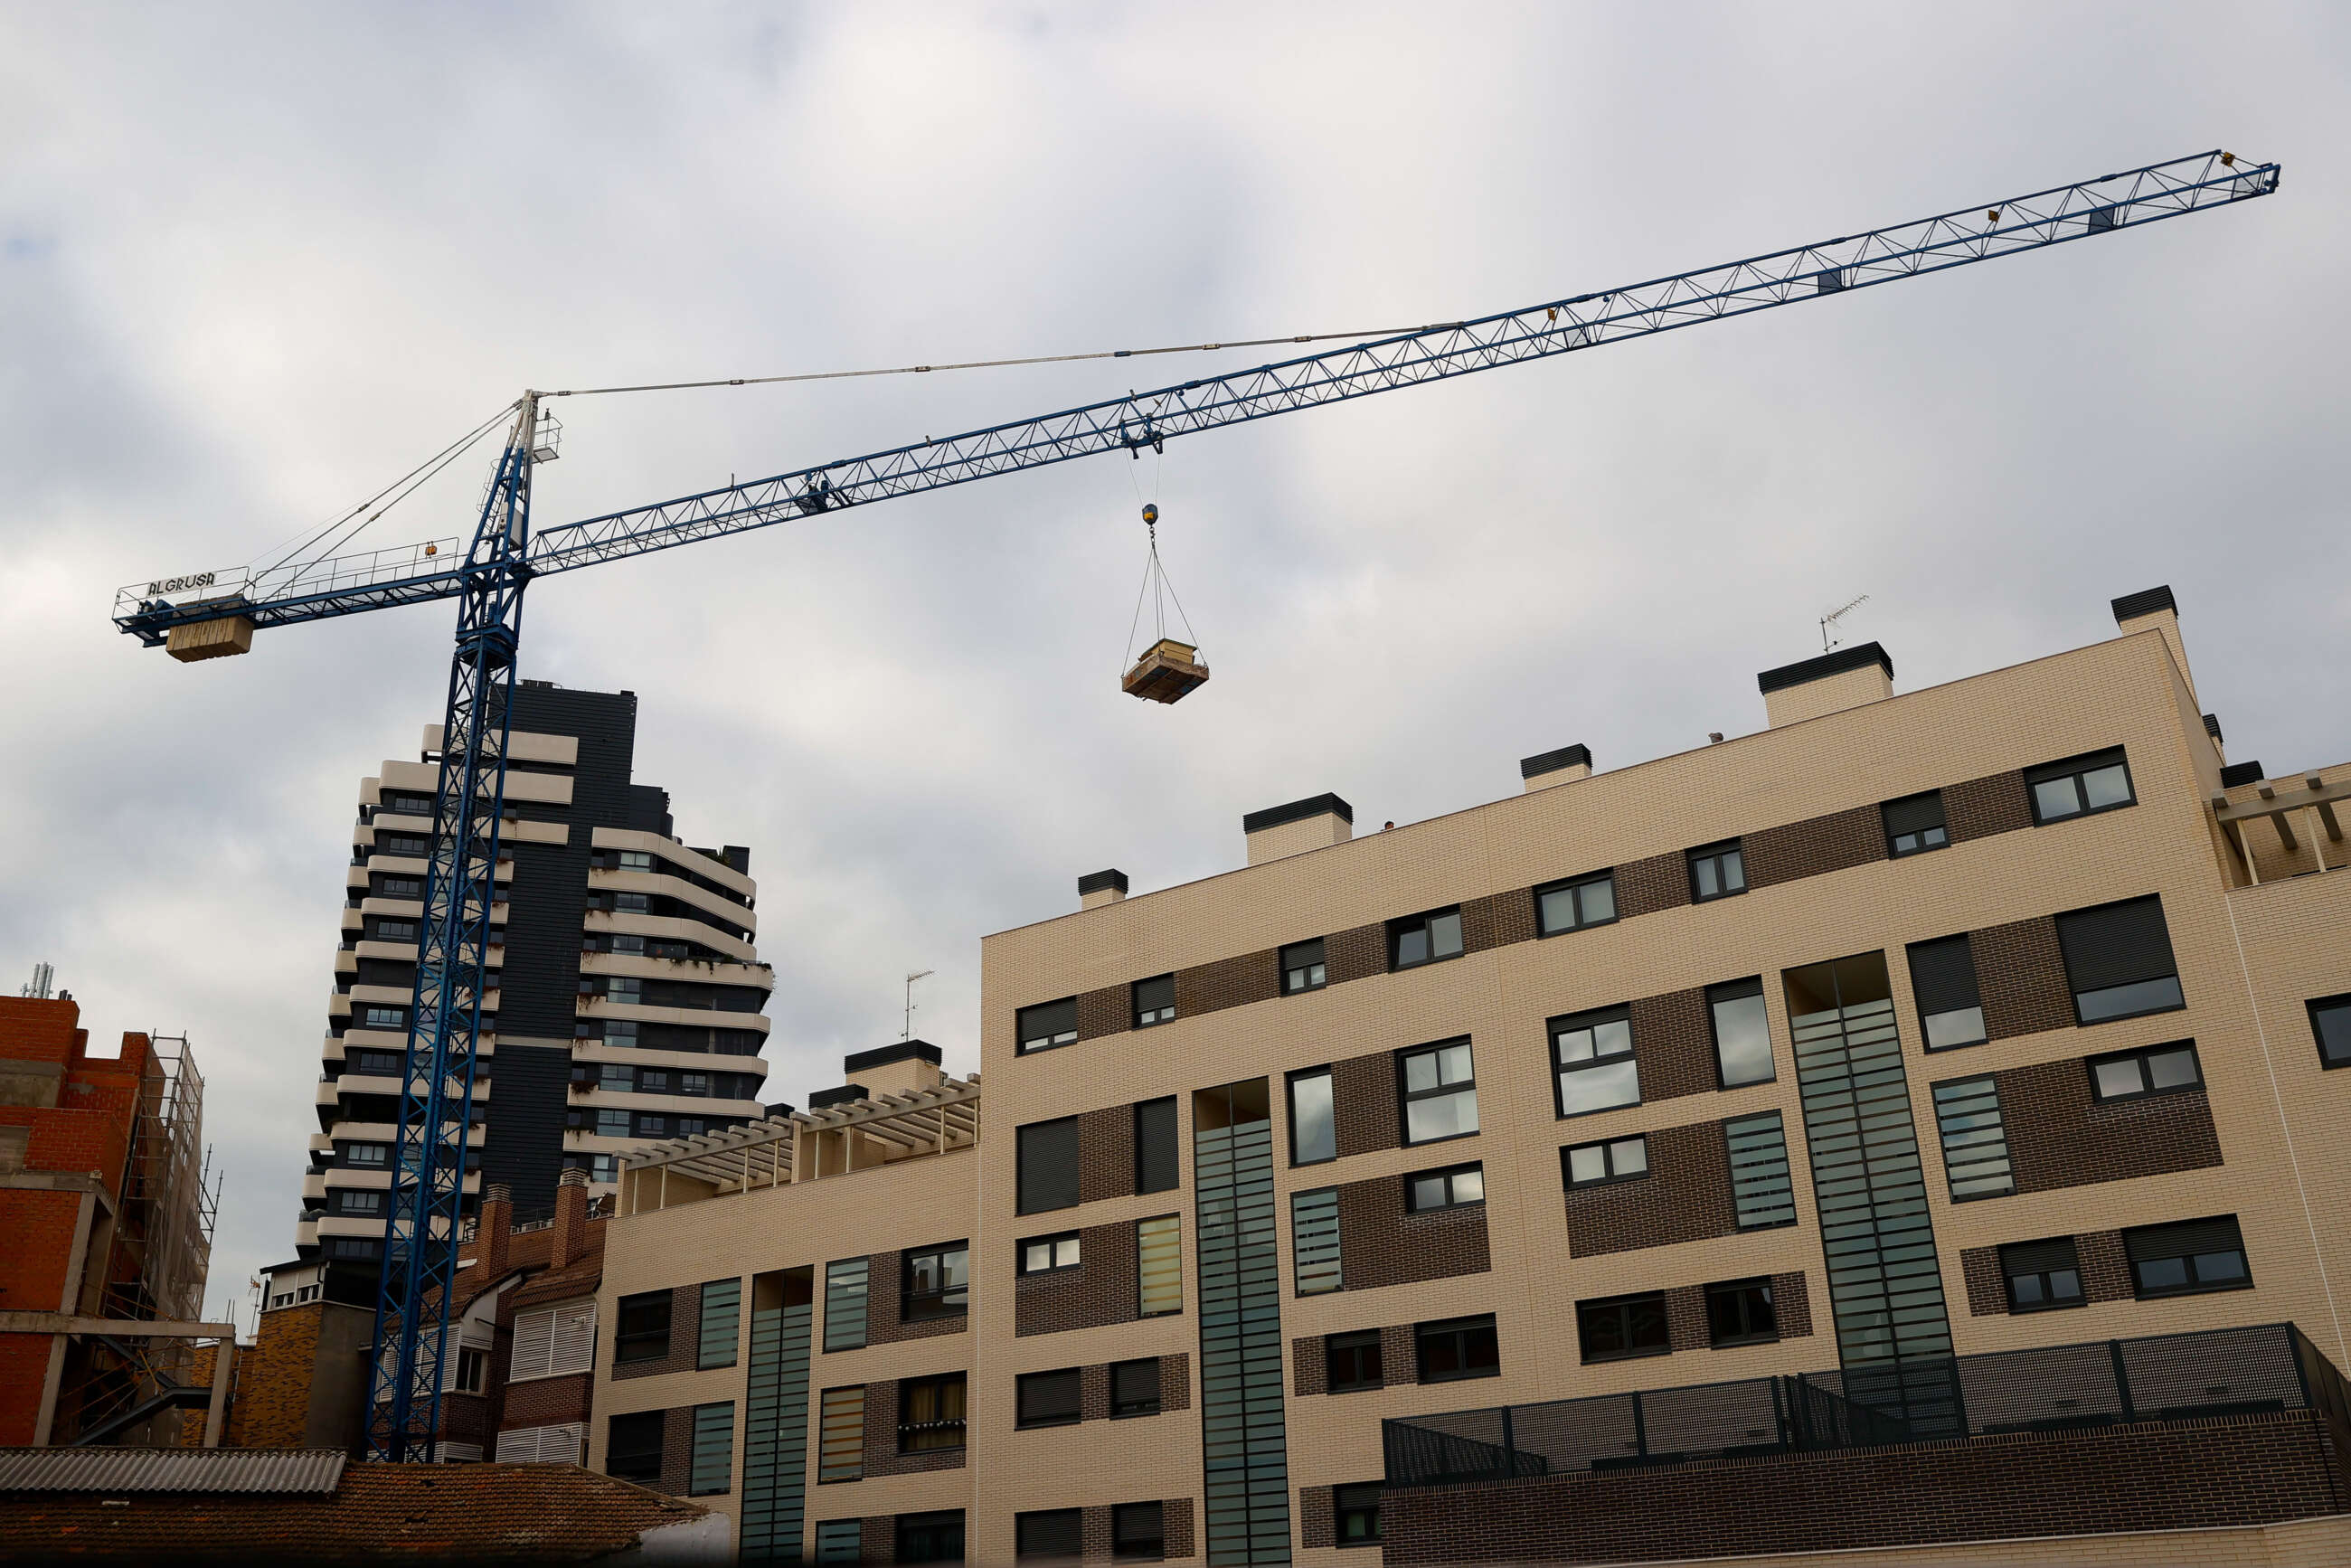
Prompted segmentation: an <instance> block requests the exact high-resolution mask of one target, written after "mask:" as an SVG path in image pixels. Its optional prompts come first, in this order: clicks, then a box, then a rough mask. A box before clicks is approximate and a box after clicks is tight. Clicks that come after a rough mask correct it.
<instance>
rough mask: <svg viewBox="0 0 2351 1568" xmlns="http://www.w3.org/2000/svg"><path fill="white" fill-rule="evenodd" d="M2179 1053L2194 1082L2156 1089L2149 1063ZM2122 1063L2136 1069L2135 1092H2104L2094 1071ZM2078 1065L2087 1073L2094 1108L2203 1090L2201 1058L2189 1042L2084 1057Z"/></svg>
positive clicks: (2194, 1044)
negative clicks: (2184, 1057)
mask: <svg viewBox="0 0 2351 1568" xmlns="http://www.w3.org/2000/svg"><path fill="white" fill-rule="evenodd" d="M2181 1051H2185V1052H2187V1053H2188V1063H2189V1066H2191V1067H2193V1068H2194V1069H2195V1070H2196V1079H2195V1082H2191V1083H2166V1084H2162V1085H2160V1086H2158V1084H2157V1083H2156V1082H2155V1074H2154V1072H2153V1071H2150V1068H2149V1062H2150V1061H2152V1059H2153V1058H2155V1057H2158V1056H2172V1055H2176V1054H2178V1053H2179V1052H2181ZM2126 1061H2127V1062H2129V1063H2131V1064H2132V1065H2133V1066H2135V1067H2137V1069H2138V1083H2139V1086H2138V1087H2137V1088H2136V1089H2126V1090H2124V1091H2122V1092H2120V1093H2114V1094H2110V1093H2108V1092H2106V1088H2105V1084H2104V1083H2103V1082H2100V1081H2099V1078H2098V1069H2099V1068H2101V1067H2106V1066H2112V1065H2119V1064H2120V1063H2123V1062H2126ZM2082 1065H2083V1066H2084V1067H2085V1068H2086V1069H2088V1070H2089V1074H2090V1103H2092V1104H2094V1105H2114V1104H2120V1103H2125V1102H2127V1101H2132V1100H2153V1099H2158V1098H2160V1097H2161V1096H2163V1095H2166V1094H2189V1093H2201V1092H2203V1090H2204V1087H2205V1082H2204V1058H2203V1055H2202V1054H2201V1053H2200V1052H2199V1051H2197V1049H2196V1042H2195V1041H2194V1040H2166V1041H2164V1042H2163V1043H2162V1044H2160V1045H2141V1046H2134V1047H2133V1048H2132V1049H2130V1050H2128V1051H2106V1052H2104V1053H2103V1054H2100V1055H2097V1056H2085V1057H2084V1058H2083V1059H2082Z"/></svg>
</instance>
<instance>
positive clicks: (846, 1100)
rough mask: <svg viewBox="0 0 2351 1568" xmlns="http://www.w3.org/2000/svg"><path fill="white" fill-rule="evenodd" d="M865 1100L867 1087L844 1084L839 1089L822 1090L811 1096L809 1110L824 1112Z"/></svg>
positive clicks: (856, 1084)
mask: <svg viewBox="0 0 2351 1568" xmlns="http://www.w3.org/2000/svg"><path fill="white" fill-rule="evenodd" d="M864 1098H865V1085H864V1084H862V1083H844V1084H842V1085H841V1087H840V1088H838V1089H820V1090H818V1091H817V1092H814V1093H813V1094H810V1096H809V1109H810V1110H811V1111H823V1110H827V1109H830V1108H831V1107H832V1106H835V1105H847V1104H851V1103H854V1102H856V1101H859V1100H862V1099H864Z"/></svg>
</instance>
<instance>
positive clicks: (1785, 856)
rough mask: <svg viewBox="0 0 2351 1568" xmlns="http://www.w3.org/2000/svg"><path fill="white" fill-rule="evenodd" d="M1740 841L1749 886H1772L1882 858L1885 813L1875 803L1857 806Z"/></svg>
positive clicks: (1884, 854) (1884, 849) (1765, 831)
mask: <svg viewBox="0 0 2351 1568" xmlns="http://www.w3.org/2000/svg"><path fill="white" fill-rule="evenodd" d="M1740 848H1741V850H1742V851H1743V852H1744V853H1743V855H1742V857H1741V858H1742V859H1743V860H1744V861H1745V862H1746V867H1747V885H1748V886H1749V887H1772V886H1776V885H1777V884H1779V883H1783V882H1795V881H1797V880H1799V879H1801V878H1803V877H1808V876H1824V875H1826V874H1827V873H1830V872H1833V871H1846V870H1850V869H1851V868H1852V867H1854V866H1857V865H1867V864H1868V863H1869V862H1872V861H1882V860H1884V859H1886V815H1885V813H1884V812H1883V811H1881V810H1879V809H1878V808H1877V807H1876V806H1855V808H1853V809H1852V810H1849V811H1833V812H1831V813H1830V814H1829V815H1827V816H1825V817H1814V818H1813V819H1811V820H1810V821H1802V822H1790V823H1789V824H1788V825H1787V826H1785V827H1781V828H1765V829H1764V830H1763V831H1761V832H1757V833H1750V834H1748V835H1747V836H1746V838H1744V839H1742V840H1741V841H1740Z"/></svg>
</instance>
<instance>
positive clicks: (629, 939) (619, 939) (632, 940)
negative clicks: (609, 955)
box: [612, 936, 645, 953]
mask: <svg viewBox="0 0 2351 1568" xmlns="http://www.w3.org/2000/svg"><path fill="white" fill-rule="evenodd" d="M644 950H645V939H644V938H643V937H642V936H615V937H613V938H612V951H613V952H615V953H642V952H643V951H644Z"/></svg>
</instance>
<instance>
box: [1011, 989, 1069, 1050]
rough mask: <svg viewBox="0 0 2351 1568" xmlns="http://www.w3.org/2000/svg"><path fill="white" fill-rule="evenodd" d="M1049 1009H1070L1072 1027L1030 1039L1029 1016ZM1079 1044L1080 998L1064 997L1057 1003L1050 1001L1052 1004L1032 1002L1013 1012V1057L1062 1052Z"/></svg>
mask: <svg viewBox="0 0 2351 1568" xmlns="http://www.w3.org/2000/svg"><path fill="white" fill-rule="evenodd" d="M1048 1008H1067V1009H1070V1027H1069V1028H1068V1029H1066V1030H1059V1029H1057V1030H1050V1031H1047V1032H1044V1033H1040V1034H1038V1035H1036V1036H1034V1037H1033V1038H1032V1037H1030V1036H1029V1015H1030V1014H1032V1013H1040V1012H1043V1011H1044V1010H1045V1009H1048ZM1077 1043H1078V998H1075V997H1062V998H1059V999H1058V1000H1055V1001H1050V1002H1031V1003H1030V1004H1029V1006H1027V1007H1025V1008H1015V1009H1013V1010H1012V1054H1013V1055H1015V1056H1034V1055H1036V1054H1037V1053H1038V1052H1039V1051H1060V1050H1061V1049H1062V1048H1064V1047H1066V1046H1071V1045H1075V1044H1077Z"/></svg>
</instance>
